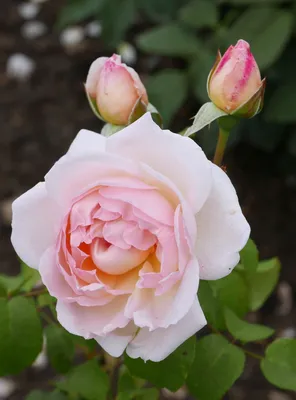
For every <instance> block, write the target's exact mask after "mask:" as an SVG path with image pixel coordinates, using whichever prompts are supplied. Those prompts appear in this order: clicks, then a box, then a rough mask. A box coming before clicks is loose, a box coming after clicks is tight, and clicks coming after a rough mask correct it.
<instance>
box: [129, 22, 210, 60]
mask: <svg viewBox="0 0 296 400" xmlns="http://www.w3.org/2000/svg"><path fill="white" fill-rule="evenodd" d="M137 45H138V46H139V48H140V50H142V51H145V52H147V53H154V54H159V55H163V56H173V57H174V56H177V57H188V56H192V55H194V54H196V53H198V52H199V50H200V49H201V48H202V45H201V43H200V42H199V40H198V39H197V38H196V37H195V36H194V35H193V34H192V33H189V32H187V30H185V29H184V28H182V27H181V26H180V25H178V24H177V23H171V24H168V25H164V26H160V27H159V26H158V27H156V28H152V29H150V30H149V31H146V32H144V33H141V34H140V35H139V36H138V37H137Z"/></svg>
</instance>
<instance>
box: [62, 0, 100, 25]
mask: <svg viewBox="0 0 296 400" xmlns="http://www.w3.org/2000/svg"><path fill="white" fill-rule="evenodd" d="M105 1H106V0H83V1H81V0H68V1H67V4H66V6H65V7H63V8H62V10H61V11H60V14H59V16H58V22H57V26H58V27H59V28H63V27H65V26H66V25H69V24H74V23H76V22H80V21H83V20H84V19H86V18H89V17H92V16H94V15H96V14H98V12H99V11H100V9H101V8H102V6H103V5H104V3H105Z"/></svg>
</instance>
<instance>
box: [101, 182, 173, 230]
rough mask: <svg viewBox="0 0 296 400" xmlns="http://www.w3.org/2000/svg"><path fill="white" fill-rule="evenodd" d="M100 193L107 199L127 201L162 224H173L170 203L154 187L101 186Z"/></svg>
mask: <svg viewBox="0 0 296 400" xmlns="http://www.w3.org/2000/svg"><path fill="white" fill-rule="evenodd" d="M100 194H101V195H102V196H104V197H105V198H107V199H114V200H121V201H124V202H127V203H129V204H131V205H132V206H133V207H136V208H137V209H138V210H140V211H141V212H143V213H144V214H147V216H148V217H151V218H153V219H154V220H156V221H159V222H161V223H162V224H165V225H173V223H174V210H173V208H172V206H171V204H170V203H169V202H168V200H167V199H166V198H164V197H163V196H162V195H161V194H160V193H159V192H158V191H157V190H155V189H151V190H138V189H128V188H117V187H103V188H101V189H100Z"/></svg>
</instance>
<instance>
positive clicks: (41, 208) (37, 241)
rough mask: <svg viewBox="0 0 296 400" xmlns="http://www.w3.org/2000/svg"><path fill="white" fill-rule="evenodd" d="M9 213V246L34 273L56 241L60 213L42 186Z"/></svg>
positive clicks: (31, 190) (31, 192) (29, 191)
mask: <svg viewBox="0 0 296 400" xmlns="http://www.w3.org/2000/svg"><path fill="white" fill-rule="evenodd" d="M12 212H13V217H12V235H11V242H12V244H13V246H14V248H15V251H16V252H17V254H18V256H19V257H20V258H21V259H22V260H23V261H24V262H25V263H26V264H28V265H29V266H30V267H31V268H35V269H38V267H39V263H40V258H41V256H42V254H43V253H44V252H45V251H46V249H47V248H48V247H50V246H52V245H53V244H54V242H55V240H56V236H57V234H58V229H59V225H60V223H61V219H62V214H61V210H60V208H59V206H58V204H57V203H56V202H55V201H53V200H52V199H51V198H50V197H49V196H48V193H47V191H46V187H45V184H44V183H43V182H42V183H38V184H37V185H36V186H34V187H33V188H32V189H30V190H28V191H27V192H26V193H24V194H23V195H21V196H20V197H19V198H18V199H16V200H15V201H14V202H13V203H12ZM45 227H46V228H45Z"/></svg>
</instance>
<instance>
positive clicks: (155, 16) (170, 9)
mask: <svg viewBox="0 0 296 400" xmlns="http://www.w3.org/2000/svg"><path fill="white" fill-rule="evenodd" d="M137 1H138V3H139V7H140V9H142V10H143V11H144V13H145V14H146V15H147V16H148V18H149V19H152V20H153V21H155V22H168V21H170V20H171V19H173V18H174V17H175V16H176V14H177V12H178V10H179V9H180V7H181V6H182V3H184V0H170V1H167V0H149V1H147V0H137Z"/></svg>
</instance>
